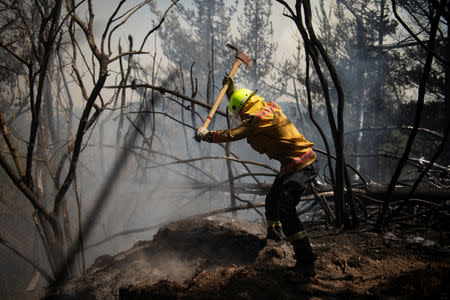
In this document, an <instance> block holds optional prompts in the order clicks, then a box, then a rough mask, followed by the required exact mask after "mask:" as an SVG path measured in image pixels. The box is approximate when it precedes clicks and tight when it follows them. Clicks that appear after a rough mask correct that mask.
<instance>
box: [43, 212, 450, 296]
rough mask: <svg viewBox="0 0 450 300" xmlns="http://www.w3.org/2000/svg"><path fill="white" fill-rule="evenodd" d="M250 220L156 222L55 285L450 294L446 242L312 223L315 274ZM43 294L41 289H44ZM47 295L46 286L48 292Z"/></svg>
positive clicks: (116, 292)
mask: <svg viewBox="0 0 450 300" xmlns="http://www.w3.org/2000/svg"><path fill="white" fill-rule="evenodd" d="M264 232H265V230H264V228H263V227H262V226H261V225H259V224H255V223H247V222H241V221H239V222H237V221H236V222H219V221H210V220H200V219H190V220H184V221H181V222H175V223H171V224H169V225H167V226H164V227H162V228H160V230H159V231H158V232H157V234H156V235H155V236H154V238H153V240H152V241H141V242H138V243H137V244H136V245H135V246H134V247H133V248H131V249H130V250H128V251H125V252H122V253H120V254H118V255H116V256H114V257H112V256H101V257H99V258H98V259H97V260H96V262H95V263H94V264H93V265H92V266H91V267H90V268H89V270H88V272H87V276H86V277H85V278H83V279H78V280H72V281H70V282H67V283H65V285H64V286H62V287H59V288H57V289H55V290H53V291H51V294H53V295H63V294H64V295H66V296H67V297H72V298H67V299H117V298H119V299H124V300H125V299H126V300H129V299H314V298H315V299H341V298H349V299H353V298H363V299H365V298H389V299H409V298H414V299H417V298H430V299H445V297H447V298H448V297H449V296H450V290H449V285H448V283H449V274H450V273H449V270H450V257H449V255H448V252H446V251H443V249H439V248H436V247H434V248H432V247H424V246H423V245H420V244H410V243H407V242H405V241H404V240H395V239H387V238H386V237H385V236H382V235H378V234H375V233H372V232H370V231H367V230H363V229H360V230H359V231H353V232H344V233H340V234H336V233H335V232H334V231H332V230H326V229H325V228H322V227H315V228H309V233H310V234H309V235H310V239H311V241H312V246H313V249H314V251H315V253H316V254H317V255H318V260H317V262H316V269H317V275H316V276H315V277H314V278H313V279H311V280H305V279H304V278H302V276H301V275H300V274H299V273H297V272H295V271H294V270H293V269H292V266H293V265H294V264H295V261H294V258H293V251H292V247H291V246H290V245H289V244H287V243H275V242H273V241H268V242H266V241H265V239H264ZM41 295H42V294H41ZM47 295H48V294H47Z"/></svg>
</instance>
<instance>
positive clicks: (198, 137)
mask: <svg viewBox="0 0 450 300" xmlns="http://www.w3.org/2000/svg"><path fill="white" fill-rule="evenodd" d="M208 132H209V130H208V129H206V128H205V127H199V128H197V131H196V132H195V135H194V139H195V140H196V141H197V142H201V141H202V140H203V138H204V137H205V135H206V134H208Z"/></svg>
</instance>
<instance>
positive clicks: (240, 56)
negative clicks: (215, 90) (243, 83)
mask: <svg viewBox="0 0 450 300" xmlns="http://www.w3.org/2000/svg"><path fill="white" fill-rule="evenodd" d="M227 47H228V48H231V49H233V50H235V51H236V58H235V59H234V63H233V67H232V68H231V71H230V73H229V74H228V75H229V76H230V78H231V79H233V78H234V75H236V72H237V70H238V69H239V67H240V66H241V64H242V63H244V64H246V65H247V66H248V67H250V68H251V67H252V66H253V63H254V62H253V59H251V58H250V57H248V56H247V54H245V53H244V52H242V51H240V50H239V49H238V48H236V47H234V46H233V45H231V44H227ZM228 85H229V84H228V82H227V83H225V85H224V86H223V87H222V90H221V91H220V93H219V95H218V96H217V98H216V101H215V102H214V105H213V107H212V108H211V110H210V112H209V114H208V116H207V117H206V120H205V123H204V124H203V126H202V127H203V128H205V129H206V128H208V125H209V123H210V122H211V118H212V117H213V116H214V114H215V113H216V110H217V108H218V107H219V104H220V102H221V101H222V98H223V96H224V95H225V93H226V91H227V89H228Z"/></svg>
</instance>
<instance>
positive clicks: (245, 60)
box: [227, 44, 255, 68]
mask: <svg viewBox="0 0 450 300" xmlns="http://www.w3.org/2000/svg"><path fill="white" fill-rule="evenodd" d="M227 47H228V48H231V49H233V50H234V51H236V58H238V59H240V60H241V61H242V62H243V63H244V64H246V65H247V66H248V67H249V68H251V67H253V65H254V63H255V62H254V60H253V59H251V58H250V57H249V56H248V55H247V54H245V53H244V52H242V51H241V50H239V49H238V48H236V47H235V46H233V45H231V44H227Z"/></svg>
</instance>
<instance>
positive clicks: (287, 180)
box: [195, 75, 318, 277]
mask: <svg viewBox="0 0 450 300" xmlns="http://www.w3.org/2000/svg"><path fill="white" fill-rule="evenodd" d="M226 82H228V83H229V88H228V90H227V97H228V99H229V105H228V106H229V110H230V112H231V113H232V114H233V115H234V116H235V117H236V118H238V119H240V120H241V124H239V125H238V126H237V127H235V128H232V129H226V130H218V131H208V130H207V129H205V128H203V127H200V128H199V129H197V132H196V134H195V139H196V140H197V141H201V140H203V141H206V142H209V143H221V142H231V141H236V140H241V139H244V138H246V139H247V142H248V143H249V144H250V146H251V147H252V148H253V149H255V150H256V151H258V152H259V153H261V154H266V155H267V156H268V157H269V158H270V159H275V160H278V161H280V163H281V169H280V173H279V175H278V176H277V177H276V178H275V180H274V182H273V184H272V186H271V189H270V191H269V193H268V194H267V196H266V199H265V210H266V212H265V215H266V218H267V223H268V228H267V239H272V240H275V241H281V240H282V239H284V238H287V240H288V241H289V242H291V243H292V245H293V248H294V253H295V258H296V261H297V263H296V265H295V268H296V269H298V270H299V271H302V272H303V273H304V274H305V275H306V276H308V277H311V276H314V275H315V268H314V262H315V260H316V256H315V255H314V253H313V251H312V249H311V244H310V242H309V239H308V236H307V234H306V232H305V228H304V226H303V224H302V222H301V221H300V219H299V217H298V215H297V211H296V206H297V205H298V203H299V201H300V198H301V196H302V194H303V192H304V191H305V189H306V188H307V186H308V185H309V183H310V182H311V181H313V180H314V178H315V177H316V175H317V174H318V163H317V161H316V154H315V153H314V151H313V150H312V146H313V143H311V142H309V141H307V140H306V139H305V137H304V136H303V135H302V134H301V133H299V132H298V130H297V129H296V127H295V126H294V124H292V122H291V121H290V120H289V119H288V118H287V117H286V116H285V115H284V113H283V112H282V111H281V107H280V106H279V105H277V104H276V103H275V102H272V101H268V102H266V101H264V98H262V97H260V96H258V95H256V94H255V91H250V90H248V89H236V88H235V86H234V81H233V79H231V78H230V77H229V76H228V75H227V76H225V77H224V79H223V83H224V84H225V83H226ZM283 233H284V234H283Z"/></svg>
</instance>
